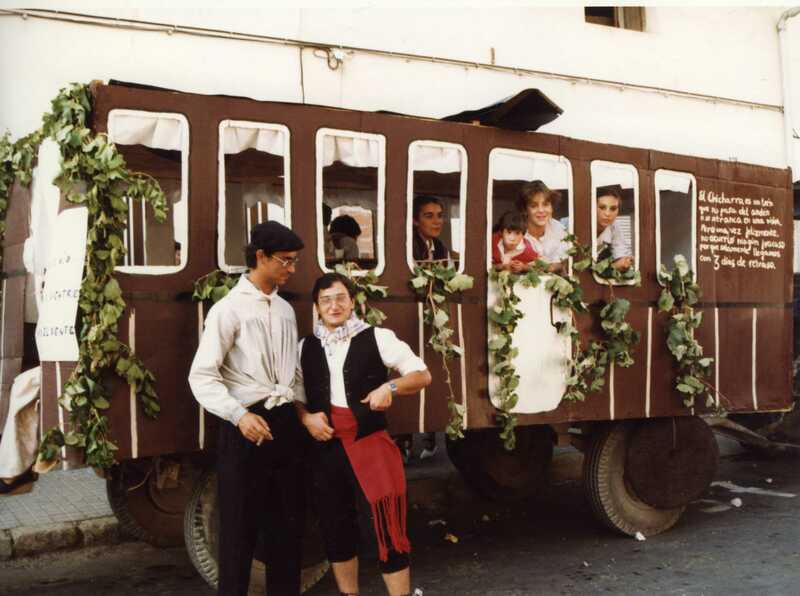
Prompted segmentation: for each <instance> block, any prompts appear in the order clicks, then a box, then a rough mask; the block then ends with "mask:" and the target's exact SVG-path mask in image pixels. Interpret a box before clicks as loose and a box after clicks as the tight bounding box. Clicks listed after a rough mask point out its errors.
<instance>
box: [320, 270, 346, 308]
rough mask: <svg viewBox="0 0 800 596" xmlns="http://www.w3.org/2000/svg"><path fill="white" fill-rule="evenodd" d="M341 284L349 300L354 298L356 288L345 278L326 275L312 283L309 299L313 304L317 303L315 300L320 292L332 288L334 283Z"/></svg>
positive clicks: (331, 274) (339, 274)
mask: <svg viewBox="0 0 800 596" xmlns="http://www.w3.org/2000/svg"><path fill="white" fill-rule="evenodd" d="M337 282H338V283H341V284H342V285H343V286H344V287H345V288H347V293H348V294H349V295H350V298H355V297H356V287H355V286H354V285H353V282H351V281H350V280H349V279H347V277H345V276H344V275H342V274H341V273H326V274H325V275H322V276H320V277H318V278H317V281H315V282H314V287H313V289H312V290H311V298H312V299H313V300H314V304H316V303H317V298H319V293H320V292H321V291H322V290H327V289H328V288H331V287H333V284H335V283H337Z"/></svg>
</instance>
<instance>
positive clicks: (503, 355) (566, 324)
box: [489, 235, 641, 450]
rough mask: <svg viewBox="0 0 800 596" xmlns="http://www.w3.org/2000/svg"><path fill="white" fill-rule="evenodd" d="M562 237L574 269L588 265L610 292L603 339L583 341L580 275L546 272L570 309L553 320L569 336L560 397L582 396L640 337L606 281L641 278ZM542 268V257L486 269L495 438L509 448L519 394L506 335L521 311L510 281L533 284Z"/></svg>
mask: <svg viewBox="0 0 800 596" xmlns="http://www.w3.org/2000/svg"><path fill="white" fill-rule="evenodd" d="M565 241H566V242H568V243H570V244H571V247H570V249H569V251H568V254H569V256H570V257H572V259H573V265H572V268H573V271H575V272H576V273H581V272H583V271H586V270H587V269H589V268H590V267H591V270H592V271H593V272H594V273H596V274H598V276H599V277H600V278H602V279H604V280H608V286H609V289H610V292H611V299H610V301H609V302H607V303H603V305H602V307H601V308H600V310H599V313H598V316H599V318H600V325H601V328H602V330H603V333H604V335H605V339H603V340H601V341H592V342H590V343H589V344H588V346H585V347H584V346H583V344H582V342H581V337H580V332H579V331H578V328H577V325H576V323H575V321H576V316H577V315H578V314H581V313H587V312H588V306H587V305H586V303H584V301H583V290H582V288H581V285H580V281H579V279H578V278H577V277H576V276H575V275H569V274H567V273H558V274H549V277H548V279H547V281H546V283H545V289H547V290H548V291H549V292H550V293H551V294H552V298H551V300H552V303H553V305H554V306H557V307H559V308H562V309H566V310H568V311H569V313H570V316H569V318H568V319H567V320H566V321H557V322H555V323H554V325H555V327H556V329H557V330H558V332H559V333H561V334H563V335H567V336H569V337H570V341H571V345H572V353H571V357H570V359H569V361H568V363H567V366H568V373H567V379H566V387H565V390H564V395H563V396H562V399H563V400H564V401H584V400H585V399H586V395H587V394H589V393H593V392H596V391H599V390H600V389H602V387H603V386H604V385H605V374H606V370H607V369H608V366H609V364H610V363H611V362H614V363H616V364H618V365H619V366H622V367H628V366H631V365H632V364H633V362H634V361H633V355H632V354H633V346H634V345H636V344H637V343H638V342H639V339H640V336H639V333H638V332H637V331H635V330H634V329H633V327H632V326H631V325H630V323H628V322H627V321H626V317H627V315H628V312H629V310H630V302H629V301H628V300H625V299H622V298H615V297H614V295H613V286H612V283H611V281H612V280H617V281H621V280H623V279H625V278H628V279H630V280H631V281H632V282H633V283H634V284H635V285H639V284H640V279H641V278H640V275H639V272H633V273H631V274H630V275H629V276H628V274H627V273H625V274H623V272H619V271H618V270H616V269H614V268H613V267H612V266H611V263H612V260H611V259H610V255H609V256H602V255H598V256H601V258H600V260H595V259H593V258H592V256H591V252H590V250H589V248H588V247H587V246H585V245H582V244H580V243H578V241H577V239H576V238H575V236H573V235H569V236H567V237H566V238H565ZM545 274H547V264H546V263H544V262H543V261H536V262H534V263H533V265H532V267H531V269H530V270H529V271H527V272H526V273H523V274H513V273H510V272H508V271H498V270H492V271H491V272H490V274H489V279H490V281H491V282H494V284H495V289H496V292H497V301H496V303H495V306H494V308H493V309H492V310H491V311H490V312H489V320H490V321H491V322H492V323H493V326H494V330H495V335H494V336H493V337H492V338H491V339H490V341H489V352H490V354H491V355H492V358H493V365H492V373H494V374H495V375H496V376H497V378H498V387H497V389H496V390H495V392H494V395H495V396H496V398H497V399H498V400H499V402H500V405H499V407H498V412H497V416H496V418H497V423H498V426H500V429H501V430H500V438H501V439H502V440H503V445H504V447H505V448H506V449H507V450H512V449H514V447H515V444H516V438H515V434H514V427H515V426H516V420H517V417H516V414H514V413H513V412H512V410H513V409H514V407H515V406H516V405H517V402H518V400H519V395H518V394H517V388H518V387H519V375H518V374H517V373H516V368H515V367H514V364H513V360H514V358H515V357H516V356H517V354H518V351H517V349H516V348H514V347H513V345H512V339H511V338H512V336H513V333H514V331H515V330H516V327H517V324H518V323H519V320H520V319H521V318H522V317H523V313H522V311H520V310H519V309H518V308H517V307H516V305H517V304H518V303H519V298H518V297H517V295H516V294H515V293H514V286H515V284H520V285H521V286H522V287H537V286H538V285H539V284H540V283H541V279H542V275H545ZM623 276H624V277H623Z"/></svg>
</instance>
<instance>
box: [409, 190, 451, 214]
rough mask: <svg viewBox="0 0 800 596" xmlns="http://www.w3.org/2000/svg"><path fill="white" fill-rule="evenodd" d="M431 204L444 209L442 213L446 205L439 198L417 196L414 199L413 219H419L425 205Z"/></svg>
mask: <svg viewBox="0 0 800 596" xmlns="http://www.w3.org/2000/svg"><path fill="white" fill-rule="evenodd" d="M431 203H433V204H435V205H439V207H441V208H442V211H444V203H443V202H442V199H440V198H439V197H434V196H431V195H417V196H416V197H414V206H413V207H412V211H411V217H412V219H415V220H416V219H419V212H420V211H422V208H423V207H424V206H425V205H430V204H431Z"/></svg>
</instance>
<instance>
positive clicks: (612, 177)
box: [592, 164, 633, 188]
mask: <svg viewBox="0 0 800 596" xmlns="http://www.w3.org/2000/svg"><path fill="white" fill-rule="evenodd" d="M592 184H593V185H594V186H595V187H601V186H614V185H619V186H621V187H622V188H633V172H631V171H630V169H628V168H623V167H618V168H617V167H614V166H607V165H605V164H603V165H597V166H592Z"/></svg>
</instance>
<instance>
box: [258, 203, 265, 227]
mask: <svg viewBox="0 0 800 596" xmlns="http://www.w3.org/2000/svg"><path fill="white" fill-rule="evenodd" d="M263 204H264V203H262V202H261V201H259V202H258V203H256V205H257V206H258V223H264V210H263V208H262V205H263Z"/></svg>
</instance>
